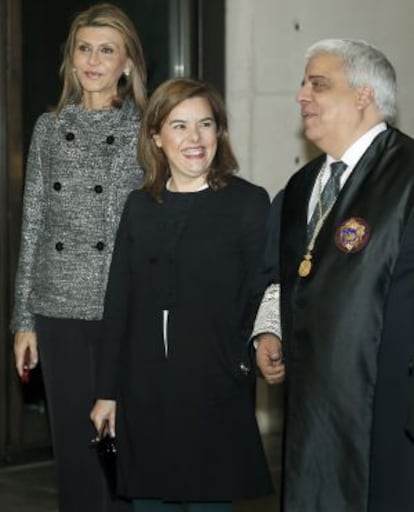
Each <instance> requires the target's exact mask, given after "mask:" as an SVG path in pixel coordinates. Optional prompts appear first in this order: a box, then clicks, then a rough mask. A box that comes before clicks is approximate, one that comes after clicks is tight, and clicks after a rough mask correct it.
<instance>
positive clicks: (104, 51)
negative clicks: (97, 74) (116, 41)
mask: <svg viewBox="0 0 414 512" xmlns="http://www.w3.org/2000/svg"><path fill="white" fill-rule="evenodd" d="M102 53H106V54H111V53H114V49H113V48H110V47H109V46H104V47H103V48H102Z"/></svg>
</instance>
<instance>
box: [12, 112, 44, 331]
mask: <svg viewBox="0 0 414 512" xmlns="http://www.w3.org/2000/svg"><path fill="white" fill-rule="evenodd" d="M48 115H50V114H43V115H42V116H40V117H39V119H38V120H37V122H36V125H35V127H34V130H33V135H32V139H31V143H30V148H29V154H28V159H27V165H26V178H25V186H24V195H23V212H22V225H21V236H20V249H19V261H18V265H17V273H16V280H15V295H14V309H13V314H12V320H11V324H10V329H11V330H12V331H13V332H15V331H33V330H34V328H35V325H34V315H33V314H32V313H31V312H30V308H29V298H30V293H31V291H32V288H33V280H34V264H35V258H36V251H37V247H38V244H39V240H40V237H41V234H42V232H43V227H44V215H45V206H46V199H45V195H46V191H45V188H44V182H43V175H44V172H45V170H44V166H45V162H44V157H43V155H44V154H45V151H46V149H45V148H43V145H44V144H45V143H47V140H48V137H47V117H46V116H48Z"/></svg>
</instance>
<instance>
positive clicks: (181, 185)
mask: <svg viewBox="0 0 414 512" xmlns="http://www.w3.org/2000/svg"><path fill="white" fill-rule="evenodd" d="M207 187H208V184H207V181H206V176H200V177H199V178H197V179H192V180H177V179H176V178H174V176H170V178H168V181H167V183H166V188H167V190H169V191H170V192H198V191H199V190H203V189H205V188H207Z"/></svg>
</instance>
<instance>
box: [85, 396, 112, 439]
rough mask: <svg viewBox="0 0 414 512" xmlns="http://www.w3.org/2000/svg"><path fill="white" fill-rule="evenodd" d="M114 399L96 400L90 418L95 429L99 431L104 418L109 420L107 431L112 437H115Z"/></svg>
mask: <svg viewBox="0 0 414 512" xmlns="http://www.w3.org/2000/svg"><path fill="white" fill-rule="evenodd" d="M115 414H116V402H115V400H97V401H96V402H95V405H94V407H93V409H92V411H91V416H90V417H91V420H92V421H93V424H94V425H95V428H96V431H97V432H100V431H101V429H102V424H103V422H104V421H105V420H108V421H109V431H110V434H111V436H112V437H115Z"/></svg>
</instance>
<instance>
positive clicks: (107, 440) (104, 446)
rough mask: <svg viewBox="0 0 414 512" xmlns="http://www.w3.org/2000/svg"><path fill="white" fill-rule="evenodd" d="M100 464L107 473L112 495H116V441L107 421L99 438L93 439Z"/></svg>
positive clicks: (93, 445)
mask: <svg viewBox="0 0 414 512" xmlns="http://www.w3.org/2000/svg"><path fill="white" fill-rule="evenodd" d="M91 445H92V447H93V448H94V449H95V451H96V453H97V456H98V459H99V462H100V464H101V466H102V468H103V471H104V473H105V476H106V479H107V482H108V487H109V490H110V492H111V494H112V495H115V493H116V439H115V437H113V436H112V435H111V433H110V430H109V421H108V420H105V421H104V422H103V424H102V428H101V430H100V432H99V433H98V435H97V437H95V438H94V439H92V442H91Z"/></svg>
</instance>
